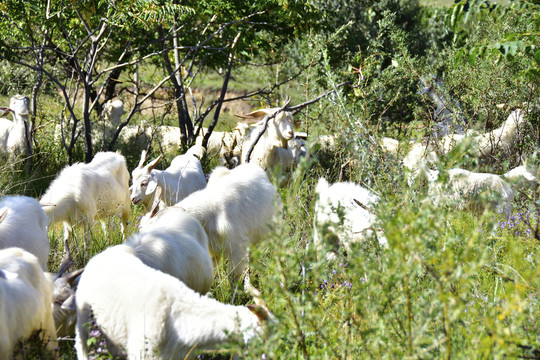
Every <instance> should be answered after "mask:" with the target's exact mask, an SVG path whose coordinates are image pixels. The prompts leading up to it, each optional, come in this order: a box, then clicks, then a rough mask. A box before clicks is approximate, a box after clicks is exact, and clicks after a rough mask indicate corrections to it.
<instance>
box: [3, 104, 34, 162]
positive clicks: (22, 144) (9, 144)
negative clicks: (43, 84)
mask: <svg viewBox="0 0 540 360" xmlns="http://www.w3.org/2000/svg"><path fill="white" fill-rule="evenodd" d="M9 111H10V112H11V113H12V114H13V121H10V120H8V119H4V118H0V152H3V153H7V154H10V156H16V155H18V154H21V153H26V152H27V145H26V144H27V143H26V139H27V138H28V139H29V138H30V127H29V126H30V125H29V124H28V115H29V111H30V99H29V98H27V97H26V96H22V95H15V96H13V97H12V98H11V99H10V101H9Z"/></svg>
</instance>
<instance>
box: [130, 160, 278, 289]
mask: <svg viewBox="0 0 540 360" xmlns="http://www.w3.org/2000/svg"><path fill="white" fill-rule="evenodd" d="M277 201H279V200H278V199H277V197H276V189H275V188H274V186H273V185H272V183H271V182H270V181H269V180H268V177H267V176H266V174H265V172H264V171H263V170H262V169H261V168H260V167H258V166H257V165H254V164H243V165H240V166H238V167H236V168H234V169H232V170H229V169H227V168H225V167H222V166H219V167H217V168H215V169H214V171H213V172H212V174H211V175H210V178H209V180H208V184H207V186H206V188H205V189H203V190H200V191H197V192H194V193H193V194H191V195H190V196H188V197H187V198H185V199H184V200H182V201H180V202H179V203H178V204H176V205H174V207H179V208H182V209H184V210H186V211H187V212H188V213H190V214H193V215H195V217H196V218H197V219H198V220H199V221H200V223H201V224H202V226H203V227H204V229H205V231H206V233H207V235H208V240H209V244H210V251H211V252H212V253H213V254H214V255H216V256H220V255H221V254H224V256H225V257H226V258H227V259H229V264H230V265H229V270H230V276H231V278H230V279H231V282H232V281H236V280H238V279H240V278H241V276H242V274H243V272H244V270H245V269H246V268H247V262H248V259H247V257H248V247H249V245H250V244H254V243H256V242H258V241H259V240H260V239H261V238H262V236H263V235H264V234H266V233H267V232H268V231H269V230H270V224H271V221H272V220H273V216H274V211H275V202H277ZM158 215H159V213H158ZM152 221H155V220H153V219H152V218H150V219H148V218H147V217H146V216H145V218H143V219H141V226H143V227H144V226H145V223H146V222H148V223H151V222H152Z"/></svg>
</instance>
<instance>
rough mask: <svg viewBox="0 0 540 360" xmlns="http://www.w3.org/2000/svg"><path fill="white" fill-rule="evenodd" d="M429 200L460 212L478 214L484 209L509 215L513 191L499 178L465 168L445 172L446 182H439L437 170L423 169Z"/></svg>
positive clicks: (510, 213)
mask: <svg viewBox="0 0 540 360" xmlns="http://www.w3.org/2000/svg"><path fill="white" fill-rule="evenodd" d="M426 172H427V178H428V181H429V190H428V193H429V195H430V198H429V199H430V201H434V202H435V203H441V202H446V203H449V204H451V205H455V206H457V207H458V208H459V209H469V210H471V211H473V212H475V213H476V214H478V215H482V214H483V213H484V212H485V211H486V210H490V211H498V212H501V213H504V214H505V216H506V217H510V216H511V215H512V201H513V199H514V191H513V190H512V189H511V188H510V186H509V185H508V184H507V183H506V182H505V181H504V180H503V179H502V178H501V177H500V176H499V175H495V174H489V173H475V172H471V171H468V170H464V169H450V170H448V172H447V173H448V180H447V181H445V182H444V183H443V182H441V181H440V173H439V171H437V170H426Z"/></svg>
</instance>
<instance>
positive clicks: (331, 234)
mask: <svg viewBox="0 0 540 360" xmlns="http://www.w3.org/2000/svg"><path fill="white" fill-rule="evenodd" d="M315 191H316V192H317V194H318V195H319V197H318V199H317V202H316V203H315V216H314V245H315V246H316V248H317V249H320V248H321V247H322V243H323V239H328V240H329V241H330V242H331V243H332V245H333V246H334V247H335V248H338V247H340V246H343V247H344V248H345V250H347V252H350V247H351V244H352V243H355V242H360V241H364V240H365V239H367V238H369V237H370V236H372V235H373V234H374V233H376V234H377V238H378V241H379V244H380V245H381V246H387V240H386V238H385V237H384V235H383V233H382V231H381V230H379V229H378V228H377V226H376V220H377V219H376V216H375V214H374V211H375V209H374V207H375V206H376V205H377V203H378V202H379V197H378V196H377V195H375V194H373V193H371V192H370V191H369V190H367V189H365V188H363V187H362V186H360V185H358V184H355V183H352V182H338V183H335V184H333V185H329V184H328V181H326V179H324V178H320V179H319V182H318V183H317V187H316V189H315ZM335 257H336V254H335V252H334V251H330V252H329V253H327V254H326V258H327V260H332V259H335Z"/></svg>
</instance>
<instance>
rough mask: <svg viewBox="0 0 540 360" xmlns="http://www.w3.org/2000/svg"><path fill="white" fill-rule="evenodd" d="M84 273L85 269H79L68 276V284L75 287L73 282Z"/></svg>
mask: <svg viewBox="0 0 540 360" xmlns="http://www.w3.org/2000/svg"><path fill="white" fill-rule="evenodd" d="M83 271H84V269H78V270H75V271H72V272H70V273H69V274H67V275H66V277H67V282H68V283H69V284H71V285H73V282H74V281H75V280H76V279H77V278H78V277H79V276H80V275H81V274H82V273H83Z"/></svg>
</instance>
